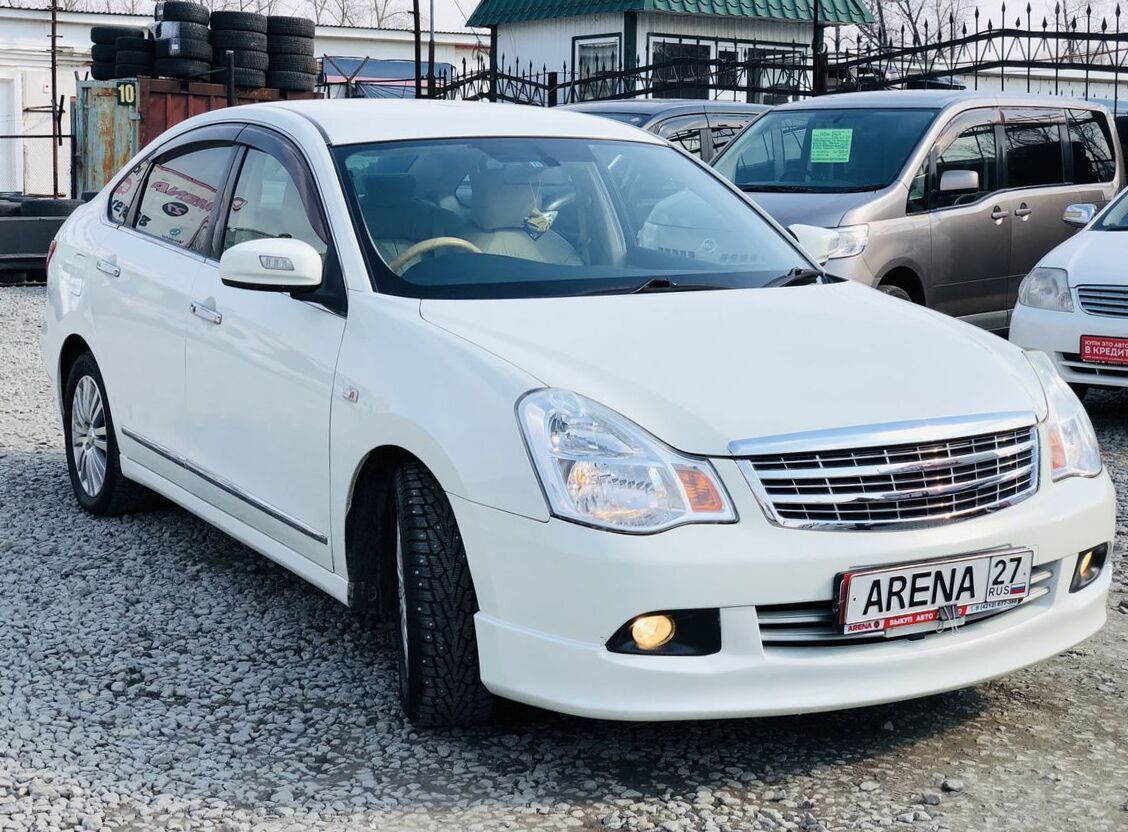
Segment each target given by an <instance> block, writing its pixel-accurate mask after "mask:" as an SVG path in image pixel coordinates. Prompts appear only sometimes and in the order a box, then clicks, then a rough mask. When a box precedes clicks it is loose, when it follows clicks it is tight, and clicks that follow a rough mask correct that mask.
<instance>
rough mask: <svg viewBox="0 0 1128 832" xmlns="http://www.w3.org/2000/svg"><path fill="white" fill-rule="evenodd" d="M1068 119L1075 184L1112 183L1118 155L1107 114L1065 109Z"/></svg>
mask: <svg viewBox="0 0 1128 832" xmlns="http://www.w3.org/2000/svg"><path fill="white" fill-rule="evenodd" d="M1066 116H1067V119H1068V121H1067V123H1068V126H1069V153H1070V154H1071V155H1072V156H1073V181H1074V183H1076V184H1078V185H1090V184H1092V183H1094V182H1111V181H1112V178H1113V177H1114V176H1115V175H1116V156H1115V155H1114V154H1113V152H1112V139H1111V134H1110V132H1109V129H1108V121H1107V120H1106V119H1105V117H1104V114H1102V113H1098V112H1094V111H1093V110H1066Z"/></svg>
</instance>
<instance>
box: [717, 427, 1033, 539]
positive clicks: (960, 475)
mask: <svg viewBox="0 0 1128 832" xmlns="http://www.w3.org/2000/svg"><path fill="white" fill-rule="evenodd" d="M1010 417H1011V418H1008V419H1007V420H1006V422H1007V424H1006V426H1005V428H1004V429H1001V430H992V431H985V432H982V433H974V434H971V435H962V436H956V437H953V438H944V439H935V440H931V439H929V440H924V441H921V440H916V441H908V442H898V441H896V439H897V438H898V437H900V436H904V437H906V438H907V437H910V436H912V437H914V438H915V437H916V436H919V435H922V434H927V433H928V428H929V425H928V423H914V424H912V425H907V426H906V425H897V426H878V427H877V428H871V429H864V430H861V431H859V435H865V436H867V437H870V438H873V437H876V436H880V435H881V434H883V433H885V434H888V436H889V437H890V438H891V440H892V441H888V442H883V443H880V444H869V443H865V444H861V443H860V444H858V445H855V446H850V445H849V444H845V445H844V443H845V442H848V439H847V438H846V437H848V436H849V433H848V432H839V433H837V434H836V435H835V440H836V441H835V442H834V444H833V446H828V445H820V443H819V438H820V437H822V438H824V439H825V438H826V435H825V434H810V435H807V436H808V438H809V439H810V441H811V443H812V444H811V446H810V447H811V449H810V450H806V449H804V450H792V448H793V447H795V446H796V445H802V444H803V442H804V434H797V435H795V436H792V437H783V438H777V439H776V440H765V441H764V442H763V443H757V442H756V441H751V442H748V443H734V446H733V448H734V450H741V449H744V450H753V451H754V450H756V449H757V448H756V446H757V445H758V444H763V445H766V446H769V447H770V446H773V445H774V446H779V447H780V448H781V450H779V451H776V450H775V448H772V451H773V452H770V453H769V452H763V453H755V452H753V453H748V454H746V455H744V454H738V455H740V456H742V457H743V458H742V459H741V460H740V465H741V468H742V470H743V471H744V474H745V477H746V478H747V479H748V481H749V484H750V485H751V486H752V488H753V490H754V491H755V492H756V496H757V497H758V498H759V500H760V502H761V504H762V505H763V506H764V509H765V511H766V512H767V514H768V516H769V518H770V519H771V520H772V521H773V522H775V523H776V524H778V525H781V526H789V527H795V528H809V529H848V528H849V529H866V528H883V527H886V528H906V527H909V526H920V525H929V524H933V523H940V522H944V521H947V520H952V519H956V518H967V517H971V516H974V515H977V514H983V513H986V512H989V511H995V510H998V509H1000V508H1002V507H1004V506H1007V505H1010V504H1012V503H1015V502H1017V501H1019V500H1021V499H1024V498H1025V497H1028V496H1029V495H1030V494H1032V493H1033V492H1034V491H1035V490H1036V488H1037V485H1038V431H1037V427H1036V426H1035V424H1034V421H1035V419H1034V416H1033V414H1027V415H1024V416H1020V417H1017V418H1015V417H1016V414H1010ZM975 421H976V423H977V424H978V423H980V422H981V421H982V420H975ZM1015 421H1025V422H1026V424H1021V425H1015V424H1013V423H1014V422H1015ZM945 426H946V427H948V428H950V427H951V424H947V425H941V424H940V423H937V424H936V425H935V427H936V428H937V429H939V430H943V429H944V427H945ZM780 439H782V440H783V441H782V442H781V441H780ZM765 450H767V449H766V448H765Z"/></svg>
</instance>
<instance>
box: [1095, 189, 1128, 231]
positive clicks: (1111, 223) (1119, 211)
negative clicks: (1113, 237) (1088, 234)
mask: <svg viewBox="0 0 1128 832" xmlns="http://www.w3.org/2000/svg"><path fill="white" fill-rule="evenodd" d="M1093 230H1094V231H1128V191H1124V192H1123V193H1121V194H1120V196H1118V197H1117V198H1116V201H1115V202H1113V203H1112V205H1110V206H1109V207H1108V210H1107V211H1105V213H1104V216H1103V217H1101V218H1100V219H1099V220H1097V222H1095V223H1093Z"/></svg>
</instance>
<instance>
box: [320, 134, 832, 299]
mask: <svg viewBox="0 0 1128 832" xmlns="http://www.w3.org/2000/svg"><path fill="white" fill-rule="evenodd" d="M335 152H336V155H337V164H338V168H339V171H340V175H341V178H342V180H343V182H344V185H345V191H346V194H347V196H348V199H349V203H350V208H351V210H352V212H353V216H354V221H355V222H356V224H357V227H358V231H359V233H360V236H361V238H362V239H363V240H364V242H365V244H366V247H367V249H368V255H369V257H368V259H369V262H370V264H371V266H372V270H373V272H374V274H373V277H374V280H375V284H376V286H377V288H378V289H379V290H380V291H382V292H388V293H391V294H398V295H407V296H410V297H428V298H436V297H437V298H474V297H490V298H506V297H556V296H565V295H582V294H598V293H628V292H634V291H689V290H694V289H742V288H755V287H761V286H765V285H768V284H772V285H782V284H784V283H797V282H816V281H817V280H818V276H817V273H816V275H815V276H814V277H812V275H811V271H812V264H811V263H810V261H808V260H807V259H806V258H805V257H804V256H803V255H802V254H801V253H800V252H799V250H798V249H797V248H796V247H795V246H794V245H793V244H792V243H791V242H789V241H788V240H787V239H786V238H785V237H784V236H783V235H782V234H780V233H779V231H778V230H777V229H776V228H774V227H773V226H772V225H771V224H770V223H769V222H768V221H767V220H765V219H764V218H763V217H761V216H760V214H759V213H757V211H756V210H755V209H753V208H752V207H751V206H750V205H749V204H748V203H747V202H746V201H745V200H744V199H742V198H741V196H740V195H739V194H737V193H734V192H733V191H732V190H731V189H730V188H728V187H727V186H726V185H725V184H724V183H723V182H722V181H721V180H719V179H717V178H716V177H715V176H713V175H712V174H710V172H709V171H707V170H704V169H702V168H701V166H700V165H699V164H698V163H696V162H694V161H692V160H690V159H689V158H688V157H687V156H686V155H685V154H683V153H681V152H680V151H677V150H675V149H673V148H671V147H668V146H665V145H656V144H650V143H642V142H629V141H591V140H585V139H556V138H551V139H541V138H483V139H447V140H436V141H408V142H385V143H380V144H368V145H349V146H344V147H339V148H337V149H336V151H335Z"/></svg>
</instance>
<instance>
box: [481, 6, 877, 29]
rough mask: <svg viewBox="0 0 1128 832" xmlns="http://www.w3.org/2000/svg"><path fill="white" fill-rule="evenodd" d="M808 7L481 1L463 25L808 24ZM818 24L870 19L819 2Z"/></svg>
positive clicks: (859, 10) (860, 10)
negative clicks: (650, 20) (626, 15)
mask: <svg viewBox="0 0 1128 832" xmlns="http://www.w3.org/2000/svg"><path fill="white" fill-rule="evenodd" d="M811 7H812V0H482V2H481V3H479V4H478V8H476V9H474V13H473V14H472V15H470V19H469V20H467V21H466V23H467V25H470V26H493V25H495V24H498V23H517V22H520V21H524V20H547V19H549V18H554V17H580V16H583V15H590V14H604V13H606V12H675V13H679V14H696V15H709V16H711V17H767V18H773V19H775V20H794V21H809V20H811ZM819 20H820V21H823V22H826V23H866V22H870V21H872V20H873V17H872V16H871V15H870V13H869V11H868V10H867V9H866V7H865V6H864V5H863V3H862V0H821V2H820V4H819Z"/></svg>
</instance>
